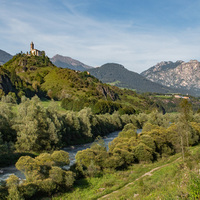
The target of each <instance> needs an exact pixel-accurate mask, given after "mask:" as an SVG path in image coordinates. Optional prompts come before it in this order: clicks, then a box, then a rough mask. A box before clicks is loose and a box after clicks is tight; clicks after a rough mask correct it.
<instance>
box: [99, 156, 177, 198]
mask: <svg viewBox="0 0 200 200" xmlns="http://www.w3.org/2000/svg"><path fill="white" fill-rule="evenodd" d="M180 159H181V157H180V158H177V159H176V160H175V161H173V162H172V163H174V162H176V161H178V160H180ZM172 163H168V164H165V165H162V166H160V167H156V168H154V169H152V170H151V171H149V172H147V173H145V174H143V175H142V176H140V177H139V178H137V179H135V180H134V181H133V182H131V183H128V184H126V185H125V186H123V187H122V188H124V187H128V186H129V185H132V184H134V183H135V182H136V181H138V180H139V179H141V178H143V177H145V176H152V175H153V174H152V173H153V172H154V171H156V170H158V169H161V168H163V167H166V166H168V165H170V164H172ZM122 188H120V189H118V190H115V191H113V192H111V193H109V194H106V195H104V196H102V197H100V198H98V199H97V200H101V199H105V198H106V197H109V196H110V195H111V194H114V193H117V192H118V191H119V190H121V189H122Z"/></svg>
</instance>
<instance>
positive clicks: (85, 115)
mask: <svg viewBox="0 0 200 200" xmlns="http://www.w3.org/2000/svg"><path fill="white" fill-rule="evenodd" d="M0 70H1V84H0V86H1V102H0V132H1V136H0V152H1V156H2V158H4V160H3V159H2V160H1V161H2V162H4V161H5V158H8V159H9V158H10V159H9V160H8V161H9V162H7V163H11V162H10V160H11V158H12V157H11V156H14V157H15V158H17V157H18V156H20V155H22V154H23V156H22V157H20V159H19V160H18V161H17V163H16V167H17V168H18V169H19V170H21V171H23V172H24V173H25V176H26V180H24V181H22V182H21V183H20V180H19V179H18V178H17V177H16V176H11V177H10V178H9V179H8V180H7V182H6V183H5V185H2V186H1V188H0V190H1V191H0V195H1V196H0V198H1V199H6V198H7V197H8V199H20V200H21V199H34V200H35V199H41V198H42V197H44V196H52V195H57V196H58V195H61V193H63V192H67V194H64V196H61V197H60V196H59V197H58V198H59V199H60V198H62V197H63V198H64V199H73V198H74V199H96V198H97V197H101V196H103V195H104V194H107V193H110V192H111V191H113V190H116V189H119V188H122V187H123V186H124V185H125V184H127V183H129V182H131V181H135V180H136V179H137V178H140V177H141V176H142V175H143V174H144V173H145V172H148V171H150V170H152V169H154V168H155V167H157V166H160V167H162V169H164V168H165V167H169V166H171V164H172V162H173V161H174V163H178V162H177V161H175V160H176V158H178V157H181V159H182V161H180V162H182V163H181V165H180V166H183V167H182V171H181V170H180V171H181V172H183V170H184V169H185V168H186V167H188V170H189V172H191V173H192V175H191V179H190V180H192V182H189V183H188V187H185V188H184V190H178V191H177V192H176V193H175V194H176V196H178V197H183V196H184V197H186V198H191V199H192V198H193V197H195V198H196V197H197V198H199V194H198V192H197V190H198V187H199V184H198V180H199V177H198V175H197V173H196V171H195V169H196V168H197V166H198V163H199V156H198V154H195V153H194V154H193V152H190V151H189V150H190V148H191V146H195V145H198V144H199V142H200V115H199V113H198V112H196V114H194V113H193V111H192V105H191V104H190V103H189V102H188V101H187V100H184V101H181V100H180V99H179V100H177V101H176V102H175V103H174V104H173V105H177V104H179V103H180V102H181V104H180V106H179V108H177V107H173V108H172V106H170V105H168V109H169V108H172V110H171V111H177V110H178V111H179V113H176V114H169V113H167V114H163V113H165V112H166V109H165V101H166V100H169V101H171V102H173V101H174V99H170V98H168V97H167V98H163V97H160V96H155V95H154V96H150V94H143V95H138V94H137V93H136V92H134V91H130V90H126V89H124V90H121V89H119V88H117V87H113V86H109V85H106V84H102V83H101V82H100V81H99V80H98V79H96V78H94V77H93V76H91V75H90V74H88V73H87V72H75V71H73V70H69V69H61V68H57V67H55V66H54V65H53V64H52V63H51V62H50V61H49V59H48V57H45V56H42V57H36V56H27V55H25V54H18V55H16V56H14V57H13V59H12V60H10V61H9V62H8V63H6V64H5V65H4V66H2V67H1V69H0ZM6 89H7V90H6ZM5 94H6V95H5ZM36 94H37V95H38V96H36ZM20 97H21V98H20ZM39 97H40V98H41V99H42V100H43V102H42V101H41V100H40V98H39ZM149 97H150V98H149ZM54 100H60V103H61V106H62V108H64V109H63V110H61V108H59V107H58V103H59V102H58V101H54ZM49 101H51V102H49ZM190 102H193V104H194V102H198V100H197V99H191V101H190ZM196 105H197V104H196ZM138 128H142V129H143V131H142V132H141V133H140V134H137V133H136V129H138ZM115 130H122V132H120V134H119V136H118V137H117V138H115V139H114V140H113V141H112V142H111V143H110V145H109V150H106V148H105V145H104V142H103V141H102V139H101V137H100V136H105V135H106V134H108V133H110V132H113V131H115ZM95 139H96V140H95ZM94 140H95V142H94V143H93V144H92V146H91V148H89V149H86V150H83V151H80V152H78V153H77V155H76V163H75V164H74V165H73V166H71V168H70V170H64V169H62V168H61V167H62V166H63V165H65V164H69V157H68V154H67V153H66V152H63V151H59V149H61V148H62V147H65V146H67V145H73V144H82V143H86V142H91V141H94ZM25 153H26V154H25ZM188 155H194V158H193V157H192V156H190V157H188ZM171 156H173V157H171ZM189 158H191V159H189ZM194 161H195V162H196V163H194V164H193V162H194ZM14 162H15V161H14ZM7 163H6V164H7ZM166 163H169V164H170V163H171V164H170V165H165V164H166ZM191 163H192V164H191ZM3 164H5V163H1V165H3ZM172 165H173V164H172ZM193 166H195V167H194V168H193ZM179 168H180V167H179ZM179 168H178V169H179ZM159 169H160V170H161V168H159ZM180 169H181V168H180ZM131 171H132V172H131ZM172 171H173V170H172ZM177 171H178V170H177V168H176V170H175V171H174V172H173V173H172V174H173V176H174V177H177V180H180V179H178V175H177V176H175V175H176V173H175V172H177ZM170 173H171V172H170ZM191 173H188V174H189V175H190V174H191ZM165 176H166V177H167V175H165ZM169 176H172V175H169ZM120 177H121V178H120ZM144 178H146V177H144ZM106 179H107V180H106ZM166 179H167V178H166ZM143 180H145V179H140V180H139V181H138V182H136V183H138V186H137V187H136V188H132V189H130V191H127V193H126V195H129V194H130V193H131V191H132V190H133V191H134V193H135V194H136V195H139V198H140V197H142V199H143V197H144V198H146V196H148V195H151V194H154V193H155V194H154V197H155V196H156V195H157V196H158V192H159V190H158V188H157V187H155V190H153V189H154V188H153V189H152V187H150V186H151V185H153V183H152V182H151V181H150V182H148V181H149V180H148V179H147V181H145V182H144V181H143ZM177 180H173V181H174V183H176V185H175V186H174V188H178V187H179V185H178V184H177ZM97 182H98V184H97ZM165 182H166V181H165ZM159 183H161V182H159ZM95 184H96V186H94V185H95ZM133 184H134V183H133ZM156 184H157V183H156ZM156 184H155V185H156ZM177 185H178V186H177ZM146 188H147V189H146ZM196 188H197V189H196ZM122 189H123V188H122ZM88 190H89V191H90V192H88ZM152 190H153V191H154V193H151V191H152ZM169 190H170V188H169ZM79 191H81V192H79ZM172 191H173V190H172ZM156 192H157V193H156ZM142 195H143V196H142ZM145 195H146V196H145ZM171 195H173V194H172V192H171ZM181 195H182V196H181ZM195 195H196V196H195ZM119 196H120V195H119ZM130 196H131V195H130ZM117 198H118V197H117ZM119 198H121V197H119ZM122 198H124V199H126V198H127V196H125V197H122ZM128 198H129V197H128ZM173 198H174V196H172V199H173ZM154 199H155V198H154Z"/></svg>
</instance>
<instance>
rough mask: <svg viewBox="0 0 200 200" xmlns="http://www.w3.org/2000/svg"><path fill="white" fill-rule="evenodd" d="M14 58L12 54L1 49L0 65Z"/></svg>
mask: <svg viewBox="0 0 200 200" xmlns="http://www.w3.org/2000/svg"><path fill="white" fill-rule="evenodd" d="M11 58H12V55H10V54H9V53H7V52H5V51H3V50H1V49H0V65H3V64H4V63H6V62H8V61H9V60H10V59H11Z"/></svg>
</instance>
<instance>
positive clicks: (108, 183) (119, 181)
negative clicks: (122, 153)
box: [53, 154, 181, 200]
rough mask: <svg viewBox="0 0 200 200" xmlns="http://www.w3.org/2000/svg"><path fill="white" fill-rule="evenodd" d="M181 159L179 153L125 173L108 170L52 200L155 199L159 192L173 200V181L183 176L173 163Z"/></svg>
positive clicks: (174, 191)
mask: <svg viewBox="0 0 200 200" xmlns="http://www.w3.org/2000/svg"><path fill="white" fill-rule="evenodd" d="M179 157H180V154H177V155H175V156H172V157H170V158H168V159H162V160H160V161H159V162H155V163H152V164H135V165H133V166H131V167H129V168H128V169H127V170H124V171H107V172H105V173H104V175H102V176H101V177H93V178H86V179H81V180H78V181H77V182H76V184H75V187H74V188H73V189H72V191H70V192H68V193H65V194H63V195H60V196H57V197H54V198H53V199H54V200H60V199H62V200H65V199H70V200H75V199H76V200H77V199H83V200H84V199H87V200H89V199H90V200H92V199H98V198H100V199H155V197H156V196H158V193H160V192H161V195H162V196H164V195H166V194H168V193H169V195H168V197H170V195H171V194H176V191H178V188H177V187H178V186H177V183H176V182H174V185H173V184H172V182H173V181H174V176H175V175H176V174H177V177H176V181H177V182H178V181H179V179H180V176H181V174H179V173H178V172H179V171H178V161H177V162H174V161H176V160H177V159H178V158H179ZM159 167H161V168H159ZM155 168H159V169H157V170H155V171H154V172H152V174H151V176H149V175H146V176H144V177H142V176H143V175H144V174H145V173H148V172H150V171H151V170H152V169H155ZM113 191H114V192H113ZM107 194H108V196H105V195H107ZM134 196H135V197H134ZM133 197H134V198H133ZM166 197H167V196H166ZM168 199H170V198H168Z"/></svg>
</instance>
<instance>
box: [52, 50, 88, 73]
mask: <svg viewBox="0 0 200 200" xmlns="http://www.w3.org/2000/svg"><path fill="white" fill-rule="evenodd" d="M50 60H51V62H52V63H53V64H54V65H56V66H57V67H62V68H68V69H73V70H78V71H86V70H88V69H91V68H92V67H90V66H88V65H85V64H83V63H81V62H80V61H78V60H75V59H72V58H70V57H67V56H61V55H58V54H57V55H55V56H54V57H53V58H51V59H50Z"/></svg>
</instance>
